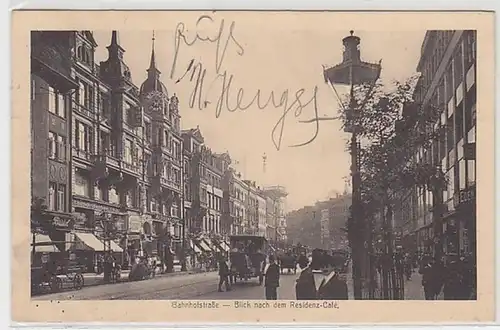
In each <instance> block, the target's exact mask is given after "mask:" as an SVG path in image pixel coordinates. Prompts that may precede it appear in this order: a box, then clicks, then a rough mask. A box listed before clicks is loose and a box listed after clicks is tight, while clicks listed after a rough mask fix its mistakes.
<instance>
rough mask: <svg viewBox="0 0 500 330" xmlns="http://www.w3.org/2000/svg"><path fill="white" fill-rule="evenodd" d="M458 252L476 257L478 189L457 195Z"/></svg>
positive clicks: (464, 191) (467, 190)
mask: <svg viewBox="0 0 500 330" xmlns="http://www.w3.org/2000/svg"><path fill="white" fill-rule="evenodd" d="M454 205H455V209H456V230H457V243H456V244H457V250H458V253H459V254H460V255H461V256H471V257H473V258H475V256H476V187H475V186H472V187H469V188H468V189H464V190H462V191H460V192H459V193H458V194H456V195H455V198H454Z"/></svg>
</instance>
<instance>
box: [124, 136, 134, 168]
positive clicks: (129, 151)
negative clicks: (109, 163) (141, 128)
mask: <svg viewBox="0 0 500 330" xmlns="http://www.w3.org/2000/svg"><path fill="white" fill-rule="evenodd" d="M132 153H133V150H132V141H130V140H128V139H126V140H125V158H124V160H125V162H127V163H129V164H132V163H133V159H132Z"/></svg>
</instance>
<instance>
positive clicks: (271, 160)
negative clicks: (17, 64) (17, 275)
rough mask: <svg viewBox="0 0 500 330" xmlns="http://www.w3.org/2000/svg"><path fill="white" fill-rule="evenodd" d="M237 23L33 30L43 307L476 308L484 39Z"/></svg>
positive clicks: (32, 248)
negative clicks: (409, 304)
mask: <svg viewBox="0 0 500 330" xmlns="http://www.w3.org/2000/svg"><path fill="white" fill-rule="evenodd" d="M250 14H252V15H250ZM241 15H242V19H241V20H239V19H238V15H237V14H236V13H233V12H218V11H217V12H216V11H212V12H190V13H182V15H181V14H180V13H179V16H178V17H179V18H178V19H175V18H176V14H175V12H170V13H169V15H168V18H169V19H168V20H166V21H164V22H161V24H157V27H152V25H153V24H148V25H146V24H145V25H144V26H139V25H132V24H130V23H127V24H124V23H123V22H121V23H120V24H117V26H116V27H115V26H113V25H112V24H108V28H109V29H104V28H103V26H105V25H103V24H98V26H93V25H92V24H90V25H89V26H88V28H87V29H85V27H84V26H83V25H81V24H78V28H81V27H83V29H81V30H78V28H75V29H68V28H67V27H66V26H65V27H61V28H57V29H55V28H53V27H48V28H42V27H43V25H41V24H40V25H39V28H30V30H29V46H28V48H29V85H26V90H28V89H27V88H28V86H29V93H25V94H24V97H25V98H27V97H28V96H29V97H30V101H29V102H30V104H29V117H28V115H26V118H29V128H30V134H29V135H30V137H29V141H30V142H28V141H26V146H27V144H28V143H30V147H31V148H30V150H31V153H30V159H29V167H30V183H29V193H30V200H31V205H30V214H29V219H30V232H29V234H28V232H27V229H28V227H27V225H26V226H25V227H22V228H23V229H22V230H24V231H26V233H24V234H22V235H24V236H23V237H26V238H25V239H23V242H24V243H23V246H24V247H22V249H25V250H29V265H30V275H29V284H30V290H29V291H30V300H31V302H32V303H35V304H37V305H36V307H38V306H39V305H38V304H39V303H42V302H44V301H45V302H47V301H50V302H55V301H57V302H58V303H59V302H61V303H62V302H64V301H73V302H79V301H89V300H90V301H111V300H113V301H116V300H135V301H140V302H141V303H142V302H144V301H172V304H171V305H169V306H170V308H174V309H176V308H177V309H189V308H208V309H210V308H213V306H212V305H213V304H215V302H218V301H219V302H218V303H217V304H221V306H225V307H226V308H227V307H229V306H230V307H231V308H235V309H253V311H254V313H256V314H255V315H257V314H258V311H257V308H258V307H262V308H264V307H266V306H267V307H269V306H272V307H274V308H278V307H281V308H289V309H290V308H292V309H294V308H298V309H303V310H304V311H305V310H307V309H308V308H310V309H312V308H314V307H318V306H321V308H322V309H330V310H337V309H339V308H341V307H339V306H341V305H342V304H343V301H348V300H371V301H384V300H390V301H400V300H410V301H428V300H443V301H444V300H447V301H472V302H475V301H477V300H478V296H479V295H478V292H479V289H478V287H479V286H481V285H483V287H484V283H483V284H481V281H482V279H481V277H478V273H480V271H478V259H479V258H480V257H478V251H480V252H481V253H483V252H484V249H481V250H479V249H478V240H479V235H478V232H479V230H478V229H477V212H478V208H477V207H476V206H477V202H476V190H477V189H476V181H477V180H476V178H477V177H478V176H479V173H478V172H479V169H480V166H481V164H480V163H481V161H484V158H483V159H481V160H480V161H479V162H478V164H476V150H480V149H481V148H483V147H485V148H487V147H488V145H487V144H486V145H484V146H482V145H481V143H484V142H485V137H484V135H483V136H482V139H481V140H480V141H481V143H480V144H479V149H478V147H477V146H476V136H479V135H481V134H483V133H482V132H481V131H480V130H479V127H478V125H477V124H478V123H479V121H478V120H477V115H476V114H477V113H478V112H477V105H476V104H477V102H476V100H477V94H478V90H477V85H478V80H479V78H478V75H479V73H478V72H479V70H478V63H479V61H478V59H479V57H480V56H482V54H481V53H480V51H479V47H478V30H477V29H470V28H469V26H472V25H470V24H469V25H464V28H463V29H457V28H434V27H432V26H431V25H425V24H424V25H422V26H421V27H417V25H414V26H413V28H399V27H398V26H397V25H396V24H386V25H384V28H383V29H380V28H373V29H369V28H367V25H363V24H361V25H359V24H358V23H355V22H354V21H352V24H351V25H345V24H342V25H340V24H333V23H331V22H330V23H325V22H328V20H329V19H331V20H335V19H336V17H338V16H339V15H341V14H339V13H326V12H325V13H318V14H317V15H314V13H280V14H279V15H277V17H278V18H277V20H278V21H279V22H280V23H278V22H273V18H272V17H273V16H271V13H264V12H262V13H256V12H254V13H246V14H242V13H241ZM395 15H397V14H395ZM424 15H425V14H424ZM114 17H115V18H116V17H117V16H114ZM156 17H160V16H156ZM165 17H167V16H165ZM250 17H252V18H253V19H250ZM259 17H260V18H259ZM301 17H304V19H303V20H302V19H301ZM306 17H308V18H306ZM414 21H417V20H414ZM81 22H82V21H81V20H79V23H81ZM134 22H137V21H136V20H134ZM166 22H168V23H166ZM256 22H259V23H258V24H257V23H256ZM158 23H160V22H158ZM328 24H330V25H328ZM332 24H333V25H332ZM455 25H456V24H455ZM358 26H360V27H359V28H358ZM426 26H429V28H428V29H427V28H426ZM146 27H147V28H146ZM149 27H152V28H149ZM491 33H492V32H491ZM488 37H489V36H488ZM484 40H485V39H483V42H484ZM483 68H484V67H483ZM25 70H26V72H27V70H28V69H27V68H26V69H25ZM23 83H25V84H27V82H23ZM488 102H489V99H488ZM24 103H26V101H24ZM24 103H23V104H24ZM482 104H483V105H482V109H484V108H485V104H486V105H487V106H488V107H489V106H490V104H487V103H482ZM479 113H480V116H481V112H479ZM492 114H493V110H492V108H491V114H490V115H489V117H486V121H490V119H491V118H493V115H492ZM480 118H481V117H480ZM488 118H489V119H488ZM481 120H484V117H483V119H481ZM27 125H28V123H26V127H28V126H27ZM484 132H485V133H486V131H484ZM488 134H489V133H488ZM492 138H493V137H492V136H490V137H486V140H488V139H492ZM486 142H488V141H486ZM487 150H489V149H487ZM14 170H15V168H14ZM483 173H484V172H483ZM489 175H493V173H490V174H489ZM486 180H488V179H487V178H486ZM483 181H484V180H483ZM480 196H484V194H483V195H481V194H480ZM487 212H493V209H491V210H487ZM23 214H25V213H23ZM488 216H490V215H489V214H488ZM485 219H486V217H485ZM488 226H489V224H488ZM491 229H493V228H491ZM491 229H489V228H483V230H482V232H484V231H491ZM19 235H21V234H19ZM28 235H29V236H28ZM485 237H486V236H485ZM491 248H492V246H491ZM20 253H21V252H20ZM491 253H493V252H491ZM488 260H489V259H488ZM23 263H26V264H27V263H28V260H25V261H23ZM23 267H24V266H23ZM492 267H493V266H492ZM488 281H489V280H488ZM487 283H490V282H487ZM269 300H281V301H283V304H281V303H277V302H268V301H269ZM226 301H227V303H226ZM109 306H111V305H109ZM211 306H212V307H211ZM96 308H97V307H96ZM221 308H222V307H221ZM318 308H319V307H318ZM62 312H63V313H64V310H63V311H62ZM173 312H174V311H173ZM294 320H295V319H294Z"/></svg>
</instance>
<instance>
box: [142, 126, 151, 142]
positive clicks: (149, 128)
mask: <svg viewBox="0 0 500 330" xmlns="http://www.w3.org/2000/svg"><path fill="white" fill-rule="evenodd" d="M144 125H145V131H146V142H147V143H151V138H152V131H151V123H145V124H144Z"/></svg>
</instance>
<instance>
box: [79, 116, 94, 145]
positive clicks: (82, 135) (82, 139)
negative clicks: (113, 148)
mask: <svg viewBox="0 0 500 330" xmlns="http://www.w3.org/2000/svg"><path fill="white" fill-rule="evenodd" d="M92 138H93V134H92V129H91V127H90V126H88V125H86V124H84V123H82V122H79V121H77V122H76V134H75V145H76V146H77V149H78V150H82V151H86V152H91V150H92V148H91V146H92Z"/></svg>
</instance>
